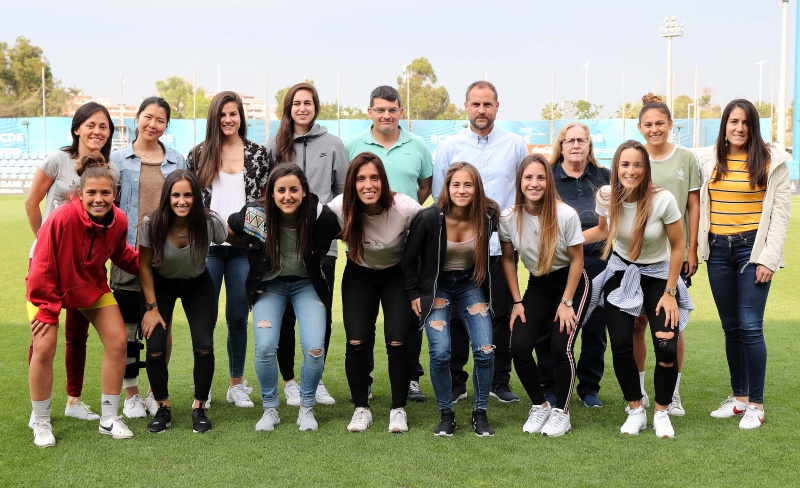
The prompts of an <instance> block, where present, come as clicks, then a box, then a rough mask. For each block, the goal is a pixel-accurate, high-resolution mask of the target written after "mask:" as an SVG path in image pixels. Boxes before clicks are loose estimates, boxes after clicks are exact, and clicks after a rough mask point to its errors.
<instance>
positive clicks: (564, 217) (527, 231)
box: [497, 202, 584, 275]
mask: <svg viewBox="0 0 800 488" xmlns="http://www.w3.org/2000/svg"><path fill="white" fill-rule="evenodd" d="M517 212H522V235H520V233H519V227H517ZM556 217H557V219H558V240H557V241H556V253H555V255H554V256H553V266H552V267H551V268H550V272H553V271H557V270H559V269H561V268H565V267H567V266H569V263H570V259H569V250H568V249H567V248H568V247H570V246H577V245H578V244H582V243H583V241H584V238H583V232H582V231H581V219H580V217H578V213H577V212H576V211H575V210H574V209H573V208H572V207H570V206H569V205H567V204H566V203H562V202H559V203H558V205H557V206H556ZM539 229H540V224H539V217H538V216H535V217H534V216H533V215H530V214H528V212H526V211H525V210H524V209H522V208H517V207H509V208H507V209H505V210H504V211H503V213H502V214H501V215H500V222H499V225H498V228H497V235H498V236H499V237H500V241H502V242H510V243H512V244H513V245H514V249H516V250H517V252H518V253H519V255H520V258H521V259H522V264H524V265H525V268H526V269H527V270H528V271H530V272H531V274H534V275H536V274H537V273H538V272H539Z"/></svg>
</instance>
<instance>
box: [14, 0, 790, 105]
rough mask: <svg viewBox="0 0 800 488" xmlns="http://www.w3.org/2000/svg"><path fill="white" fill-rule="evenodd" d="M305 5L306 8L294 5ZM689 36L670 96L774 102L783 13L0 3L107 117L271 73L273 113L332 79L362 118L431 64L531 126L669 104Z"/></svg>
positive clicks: (605, 4)
mask: <svg viewBox="0 0 800 488" xmlns="http://www.w3.org/2000/svg"><path fill="white" fill-rule="evenodd" d="M298 4H300V5H301V6H298ZM795 8H796V2H791V3H790V7H789V53H788V57H789V63H788V67H789V76H788V83H787V87H788V88H787V91H788V94H787V103H789V102H790V101H791V99H792V91H793V85H792V82H793V70H794V51H795V49H794V46H795V39H794V35H795V26H794V24H795ZM665 16H675V17H677V20H678V21H679V22H681V23H684V24H685V31H684V35H683V37H680V38H676V39H675V40H674V43H673V70H674V73H675V92H676V94H682V93H686V94H690V95H691V94H692V93H693V91H694V68H695V66H698V67H699V69H700V86H701V88H702V87H705V86H708V87H711V88H712V89H713V100H714V101H715V102H716V103H722V104H724V103H726V102H727V101H729V100H730V99H732V98H738V97H743V98H749V99H751V100H756V99H757V98H758V84H759V70H758V67H757V66H755V63H756V62H757V61H761V60H764V59H766V60H768V62H767V63H766V64H765V65H764V74H763V95H762V97H763V99H764V100H765V101H769V100H770V93H771V90H770V82H771V71H772V69H773V68H774V70H775V84H774V90H775V100H776V103H777V90H778V76H779V67H780V65H779V55H780V28H781V25H780V23H781V1H780V0H702V1H700V0H673V1H670V2H664V1H658V2H656V1H651V0H625V1H623V0H607V1H598V0H595V1H590V0H572V1H558V2H554V1H541V0H527V1H505V0H494V1H488V2H487V1H484V2H479V1H473V0H462V1H451V0H444V1H436V0H429V1H418V0H409V1H404V2H403V1H401V2H380V1H366V0H341V1H324V0H307V1H304V2H302V3H300V2H291V1H285V0H283V1H276V0H267V1H264V2H254V1H240V0H227V1H225V2H216V1H215V2H212V1H207V0H195V1H191V2H190V1H186V0H160V1H151V0H140V1H138V2H117V1H113V0H112V1H105V2H97V1H85V0H77V1H72V2H63V1H51V0H47V1H43V0H39V1H37V0H30V1H28V2H23V1H22V0H16V1H13V2H4V5H3V7H2V14H0V21H2V24H3V28H2V31H0V41H4V42H8V43H13V42H14V39H15V38H16V37H17V36H25V37H27V38H29V39H30V40H31V41H32V42H33V43H34V44H36V45H38V46H40V47H42V48H43V49H44V52H45V56H46V57H47V58H48V59H49V60H50V62H51V65H52V67H53V70H54V72H55V75H56V77H58V78H60V79H61V80H62V82H63V83H64V84H65V85H67V86H72V85H74V86H77V87H79V88H81V89H82V90H84V92H86V93H88V94H91V95H94V96H96V97H101V98H109V99H111V100H112V101H113V102H114V103H118V102H119V98H120V94H119V93H120V83H119V78H120V68H123V69H124V78H125V83H124V101H125V103H131V104H135V103H138V102H139V101H141V99H143V98H144V97H146V96H149V95H151V94H154V93H155V81H156V80H161V79H165V78H166V77H168V76H170V75H179V76H183V77H185V78H187V79H191V78H192V73H193V71H195V70H196V73H197V83H198V85H199V86H202V87H205V88H206V89H209V90H216V88H217V66H220V71H221V87H222V89H231V90H236V91H242V92H247V93H251V94H254V95H255V96H257V97H260V98H263V97H264V93H265V80H264V79H265V72H267V73H268V80H269V81H268V90H267V92H268V94H269V101H270V104H273V103H274V98H273V97H274V93H275V92H276V91H277V90H278V89H279V88H281V87H284V86H287V85H291V84H293V83H296V82H298V81H302V79H303V78H304V77H307V78H310V79H313V80H314V81H315V84H316V86H317V88H318V89H319V91H320V96H321V98H322V99H323V101H333V100H335V99H336V89H337V71H338V72H339V73H340V79H341V101H342V104H344V105H349V106H359V107H365V106H366V105H367V104H368V102H369V92H370V91H371V90H372V88H374V87H375V86H378V85H382V84H391V85H393V84H395V82H396V81H395V80H396V78H397V76H398V75H399V74H400V73H401V72H402V67H403V65H405V64H406V63H408V62H410V61H411V60H412V59H414V58H416V57H419V56H425V57H427V58H428V59H429V60H430V61H431V63H432V65H433V67H434V69H435V70H436V73H437V76H438V83H439V84H442V85H444V86H446V87H447V89H448V90H449V92H450V96H451V99H452V101H453V102H454V103H457V104H463V99H464V89H465V88H466V86H467V85H468V84H469V83H470V82H472V81H475V80H476V79H479V78H480V77H481V73H482V72H486V73H488V79H489V80H490V81H492V82H493V83H495V85H496V86H497V88H498V90H499V94H500V103H501V106H500V112H499V113H498V118H501V119H507V120H508V119H538V118H540V114H541V108H542V106H544V105H545V104H546V103H548V102H549V101H550V94H551V72H553V71H555V99H556V100H557V101H558V100H561V99H562V98H570V99H579V98H583V92H584V81H585V78H584V77H585V71H584V68H583V67H582V65H583V64H584V63H586V62H587V61H591V64H590V66H589V99H590V101H591V102H593V103H597V104H602V105H604V106H605V108H604V112H605V113H610V112H612V111H613V110H615V109H616V108H617V107H618V106H619V105H620V103H621V101H622V71H623V70H624V71H625V99H626V100H627V101H629V102H635V101H636V100H637V99H640V97H641V96H642V95H643V94H645V93H646V92H648V91H654V90H655V88H656V84H657V85H658V87H659V91H660V92H661V93H665V92H666V89H665V87H666V85H665V83H666V65H667V41H666V40H665V39H663V38H661V37H660V36H659V23H660V22H661V21H662V20H663V18H664V17H665Z"/></svg>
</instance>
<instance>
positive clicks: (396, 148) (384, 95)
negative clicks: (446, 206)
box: [345, 86, 433, 203]
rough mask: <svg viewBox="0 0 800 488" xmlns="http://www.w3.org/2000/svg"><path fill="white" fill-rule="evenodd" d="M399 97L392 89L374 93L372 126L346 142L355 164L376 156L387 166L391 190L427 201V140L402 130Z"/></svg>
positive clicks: (429, 161) (429, 162) (429, 160)
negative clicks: (364, 155)
mask: <svg viewBox="0 0 800 488" xmlns="http://www.w3.org/2000/svg"><path fill="white" fill-rule="evenodd" d="M403 112H404V110H403V107H402V105H401V103H400V94H399V93H398V92H397V90H396V89H394V88H392V87H391V86H379V87H378V88H376V89H374V90H372V94H370V97H369V108H368V109H367V113H368V114H369V117H370V118H371V119H372V127H370V128H369V129H367V130H365V131H364V132H362V133H360V134H357V135H356V136H355V137H352V138H350V139H348V140H347V142H345V148H346V149H347V155H348V157H349V158H350V160H351V161H352V160H353V158H354V157H356V156H357V155H359V154H361V153H362V152H365V151H368V152H371V153H374V154H377V155H378V157H379V158H381V161H383V165H384V166H385V167H386V175H387V176H388V178H389V186H390V187H391V188H392V191H396V192H398V193H402V194H404V195H408V196H410V197H411V198H416V199H417V201H419V203H423V202H425V200H427V199H428V196H429V195H430V194H431V174H432V173H433V160H432V158H431V152H430V151H429V150H428V146H427V145H426V144H425V141H423V140H422V138H421V137H419V136H418V135H415V134H412V133H410V132H408V131H407V130H405V129H403V128H402V127H400V119H402V118H403Z"/></svg>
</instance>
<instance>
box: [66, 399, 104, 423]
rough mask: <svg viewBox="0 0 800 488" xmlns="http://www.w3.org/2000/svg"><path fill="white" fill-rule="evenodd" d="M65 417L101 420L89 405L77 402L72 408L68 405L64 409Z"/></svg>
mask: <svg viewBox="0 0 800 488" xmlns="http://www.w3.org/2000/svg"><path fill="white" fill-rule="evenodd" d="M64 415H65V416H67V417H75V418H76V419H81V420H99V419H100V416H99V415H97V414H96V413H94V412H92V409H91V408H89V405H87V404H85V403H83V402H82V401H77V402H75V403H74V404H73V405H72V406H71V407H70V406H69V405H67V406H66V407H65V408H64Z"/></svg>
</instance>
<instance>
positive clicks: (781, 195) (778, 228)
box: [697, 143, 792, 272]
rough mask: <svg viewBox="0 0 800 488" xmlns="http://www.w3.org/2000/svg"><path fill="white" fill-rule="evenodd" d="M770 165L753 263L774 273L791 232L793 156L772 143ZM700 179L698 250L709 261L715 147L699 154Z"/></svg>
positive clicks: (752, 258) (715, 162)
mask: <svg viewBox="0 0 800 488" xmlns="http://www.w3.org/2000/svg"><path fill="white" fill-rule="evenodd" d="M768 146H769V150H770V165H769V172H768V173H767V191H766V193H765V194H764V206H763V210H762V212H761V220H760V221H759V223H758V231H757V232H756V240H755V243H754V244H753V252H752V253H751V254H750V262H751V263H756V264H763V265H764V266H766V267H767V268H769V269H770V270H772V271H773V272H775V271H777V270H778V268H782V267H783V244H784V242H785V241H786V231H787V229H788V228H789V212H790V208H791V204H792V191H791V189H790V187H789V166H788V165H787V164H786V162H787V161H790V160H791V159H792V156H791V155H789V153H787V152H786V151H784V150H783V149H782V148H781V147H779V146H777V145H776V144H772V143H769V144H768ZM698 157H699V158H700V175H701V177H702V180H703V184H702V186H701V188H700V229H699V232H698V236H697V247H698V249H699V251H700V257H701V258H702V259H703V260H707V259H708V254H709V244H708V229H709V227H710V222H709V221H710V218H711V203H710V199H709V196H708V183H709V181H710V180H711V173H712V172H713V171H714V168H715V167H716V165H717V153H716V146H711V147H707V148H704V149H701V150H699V151H698Z"/></svg>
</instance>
